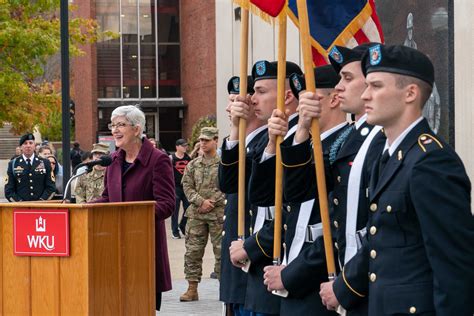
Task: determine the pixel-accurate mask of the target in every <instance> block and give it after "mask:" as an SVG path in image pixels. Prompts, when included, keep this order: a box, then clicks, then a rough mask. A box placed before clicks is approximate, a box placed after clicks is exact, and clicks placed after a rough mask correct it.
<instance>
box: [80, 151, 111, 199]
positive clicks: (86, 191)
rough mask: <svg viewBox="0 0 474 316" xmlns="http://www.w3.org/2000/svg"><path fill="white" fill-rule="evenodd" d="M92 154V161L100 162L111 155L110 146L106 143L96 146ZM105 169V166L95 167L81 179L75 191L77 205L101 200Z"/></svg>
mask: <svg viewBox="0 0 474 316" xmlns="http://www.w3.org/2000/svg"><path fill="white" fill-rule="evenodd" d="M91 153H92V160H99V159H100V158H101V157H102V156H103V155H108V154H109V145H107V144H104V143H98V144H94V145H93V147H92V151H91ZM105 169H106V167H104V166H101V165H95V166H94V167H93V170H92V171H91V172H89V173H87V174H84V175H82V176H80V177H79V179H78V181H77V185H76V187H75V190H74V192H75V195H76V203H77V204H80V203H86V202H90V201H93V200H96V199H98V198H100V196H101V195H102V192H103V191H104V175H105Z"/></svg>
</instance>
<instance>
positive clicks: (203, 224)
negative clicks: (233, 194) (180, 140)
mask: <svg viewBox="0 0 474 316" xmlns="http://www.w3.org/2000/svg"><path fill="white" fill-rule="evenodd" d="M217 135H218V130H217V128H215V127H204V128H202V129H201V135H200V136H199V141H200V145H201V150H202V151H203V156H201V157H198V158H196V159H194V160H192V161H191V162H190V163H189V164H188V165H187V166H186V170H185V171H184V175H183V179H182V184H183V189H184V194H185V195H186V197H187V198H188V200H189V203H190V205H189V207H188V209H187V211H186V215H187V217H188V222H187V225H186V239H185V245H186V253H185V255H184V274H185V276H186V280H188V282H189V288H188V290H187V291H186V293H184V294H183V295H181V297H180V301H197V300H198V299H199V296H198V292H197V285H198V283H199V282H200V281H201V275H202V257H203V255H204V250H205V248H206V244H207V239H208V236H209V235H210V236H211V242H212V247H213V250H214V256H215V259H216V262H215V267H214V271H215V272H216V273H217V277H218V278H220V259H221V240H222V226H223V216H224V203H225V202H224V200H225V198H224V194H223V193H222V192H221V191H220V190H219V189H218V186H217V170H218V167H219V162H220V158H219V156H218V155H217V150H216V148H217Z"/></svg>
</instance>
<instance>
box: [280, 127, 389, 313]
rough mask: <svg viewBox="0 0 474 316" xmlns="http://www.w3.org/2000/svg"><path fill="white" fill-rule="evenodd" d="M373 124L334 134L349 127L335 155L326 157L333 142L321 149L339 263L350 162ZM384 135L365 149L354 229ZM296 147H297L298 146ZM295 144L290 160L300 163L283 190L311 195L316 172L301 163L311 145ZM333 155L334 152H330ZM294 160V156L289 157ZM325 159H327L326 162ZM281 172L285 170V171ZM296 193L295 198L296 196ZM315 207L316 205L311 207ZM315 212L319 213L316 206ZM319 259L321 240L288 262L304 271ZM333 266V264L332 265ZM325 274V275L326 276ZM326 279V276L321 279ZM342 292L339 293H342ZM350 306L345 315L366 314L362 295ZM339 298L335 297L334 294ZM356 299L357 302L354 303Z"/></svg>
mask: <svg viewBox="0 0 474 316" xmlns="http://www.w3.org/2000/svg"><path fill="white" fill-rule="evenodd" d="M372 128H373V126H372V125H369V124H368V123H366V122H365V123H363V124H362V125H361V126H360V127H359V128H358V129H355V127H354V126H347V127H346V128H345V129H344V130H342V131H341V132H340V133H339V134H338V138H339V137H340V136H341V135H342V134H344V133H345V132H346V130H347V129H352V130H351V131H350V132H349V134H348V136H347V138H346V139H345V140H344V142H343V143H342V146H341V147H340V148H339V149H338V151H337V152H336V154H335V158H330V157H329V156H330V154H331V153H330V152H331V151H334V145H335V144H334V143H333V144H332V145H331V146H330V148H329V149H328V148H326V149H325V150H324V159H325V160H326V161H325V169H326V183H327V188H328V190H327V191H328V194H329V206H330V213H331V214H330V216H331V220H332V227H331V228H332V229H331V230H332V232H333V239H334V240H335V241H336V242H335V246H336V248H337V249H336V252H335V253H336V254H337V257H338V258H339V262H340V263H341V264H343V263H344V254H345V252H344V250H345V245H346V242H345V239H346V236H345V232H346V225H345V219H346V210H347V204H346V202H347V185H348V181H349V173H350V171H351V167H352V163H353V161H354V158H355V157H356V155H357V153H358V151H359V149H360V147H361V146H362V144H363V143H364V141H365V139H366V138H367V136H368V135H369V134H370V131H371V130H372ZM384 141H385V138H384V135H382V133H381V135H380V137H378V136H376V137H375V138H374V140H373V141H372V146H371V147H370V148H369V151H368V153H367V156H366V159H365V163H364V169H363V172H362V175H361V183H360V190H359V208H358V213H357V225H356V229H357V230H360V229H362V228H364V227H365V226H366V224H367V217H368V214H367V213H368V211H367V203H368V202H367V196H366V192H367V190H366V188H367V187H368V178H369V177H368V175H367V173H368V170H371V167H372V164H371V162H373V161H374V160H376V157H377V155H378V154H379V153H380V151H381V150H382V148H383V147H382V146H383V144H384ZM298 146H299V147H298ZM298 146H293V153H291V152H289V154H290V155H291V154H293V156H294V157H297V156H298V157H300V158H299V160H294V163H295V164H297V162H299V163H300V166H299V167H298V168H292V170H291V173H292V180H291V183H292V184H293V185H292V186H288V187H287V188H286V190H285V192H288V194H289V195H290V196H294V197H296V198H305V197H306V196H315V195H316V192H317V188H316V175H315V172H314V164H309V163H306V164H305V163H303V162H304V161H307V160H308V159H311V148H310V146H309V141H308V143H307V144H305V143H302V144H300V145H298ZM332 154H333V155H334V153H332ZM293 159H296V158H293ZM329 160H331V161H330V162H329ZM285 172H288V171H286V170H285ZM298 196H299V197H298ZM315 207H316V206H315ZM317 207H318V211H317V213H318V214H319V205H318V206H317ZM321 260H323V261H322V263H323V264H325V261H324V260H325V257H324V248H323V244H322V241H321V242H319V243H318V242H316V243H313V244H312V245H311V246H310V247H305V248H304V249H303V250H302V251H301V253H300V255H299V256H298V258H296V259H295V260H294V261H293V262H292V265H293V266H294V267H295V269H296V268H298V269H299V270H303V269H306V270H307V271H308V272H309V271H311V270H313V269H317V267H318V266H320V265H321ZM336 266H337V264H336ZM326 276H327V275H326ZM324 281H327V278H326V279H325V280H324ZM345 294H346V293H345V292H342V293H340V294H339V295H345ZM351 298H352V299H354V303H353V306H352V307H353V308H352V309H351V310H350V311H348V315H351V316H354V315H366V314H367V299H366V298H365V297H358V299H357V300H355V298H354V297H352V296H351ZM338 299H339V297H338ZM356 301H357V303H356Z"/></svg>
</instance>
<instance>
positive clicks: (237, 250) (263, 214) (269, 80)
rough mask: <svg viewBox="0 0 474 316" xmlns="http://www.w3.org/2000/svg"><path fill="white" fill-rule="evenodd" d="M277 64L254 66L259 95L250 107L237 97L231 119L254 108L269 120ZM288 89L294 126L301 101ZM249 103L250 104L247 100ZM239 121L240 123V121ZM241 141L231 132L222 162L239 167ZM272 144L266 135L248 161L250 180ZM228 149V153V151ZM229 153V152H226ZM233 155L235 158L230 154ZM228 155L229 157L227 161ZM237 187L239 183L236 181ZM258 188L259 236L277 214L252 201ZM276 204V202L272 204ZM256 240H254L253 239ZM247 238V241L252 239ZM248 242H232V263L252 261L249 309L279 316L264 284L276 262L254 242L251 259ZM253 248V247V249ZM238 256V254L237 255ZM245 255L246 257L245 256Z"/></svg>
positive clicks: (292, 67) (290, 68) (291, 68)
mask: <svg viewBox="0 0 474 316" xmlns="http://www.w3.org/2000/svg"><path fill="white" fill-rule="evenodd" d="M277 67H278V65H277V62H269V61H266V60H262V61H258V62H256V63H255V65H254V66H253V67H252V78H253V80H254V90H255V93H254V95H253V96H252V98H251V100H250V104H248V103H246V100H243V99H242V98H240V97H237V98H236V102H233V104H232V105H231V116H232V117H233V118H234V117H235V118H236V119H237V118H245V119H247V118H248V115H249V107H250V106H252V107H253V108H254V111H255V115H256V116H257V118H259V119H261V120H265V121H266V120H268V119H269V118H270V117H271V114H272V111H273V110H274V109H275V107H276V103H277V99H276V98H277V81H276V79H277ZM292 73H297V74H301V73H302V72H301V69H300V68H299V66H298V65H296V64H294V63H292V62H287V63H286V77H287V78H288V77H289V76H290V75H291V74H292ZM286 85H287V90H286V91H285V96H286V98H285V107H286V108H287V109H288V110H289V111H290V114H293V115H292V116H291V118H290V124H292V125H295V124H296V122H297V119H296V113H295V111H296V107H297V104H298V103H297V100H296V98H295V97H294V95H293V93H292V92H291V90H290V87H289V83H288V81H287V83H286ZM247 102H248V101H247ZM236 121H237V120H236ZM237 139H238V128H235V129H232V130H231V135H230V136H229V140H228V141H227V142H226V144H225V145H226V146H228V148H229V149H227V148H225V147H224V146H223V156H222V157H223V159H222V162H223V163H226V164H227V165H229V164H232V163H234V164H237V162H238V151H237V148H236V147H237V146H236V145H237ZM267 144H268V135H266V136H265V139H262V142H261V144H259V146H258V148H257V150H255V152H254V154H253V155H252V157H251V160H250V162H249V161H248V162H247V165H250V166H251V167H252V171H251V172H249V173H247V174H248V175H249V177H250V178H252V177H254V176H256V175H255V174H254V172H255V169H254V167H253V165H254V164H255V163H258V162H260V161H261V160H262V157H263V156H264V149H265V147H266V146H267ZM231 145H234V146H235V147H234V148H230V146H231ZM224 149H225V150H224ZM225 151H227V153H225ZM230 153H232V155H230ZM225 154H226V155H227V157H226V159H224V156H225ZM235 185H237V182H235ZM263 189H267V190H268V189H270V190H271V188H259V190H263ZM253 190H254V189H252V188H250V187H249V190H248V193H247V195H248V196H249V200H250V203H251V204H252V205H254V206H255V207H256V208H255V207H254V208H253V210H252V213H251V215H252V225H251V231H250V233H251V234H255V233H256V231H258V230H259V229H260V228H262V227H263V226H265V225H266V224H268V223H269V222H271V220H272V219H273V213H272V211H271V209H270V208H269V207H268V205H259V204H258V203H255V202H256V200H255V199H254V200H252V197H255V196H257V195H258V193H257V192H254V191H253ZM272 204H273V203H272ZM250 238H252V237H250ZM250 238H247V239H246V240H249V239H250ZM243 247H244V241H242V240H237V241H234V242H232V245H231V248H230V254H231V260H232V263H233V264H234V265H235V266H237V267H241V266H242V263H241V262H242V261H243V260H245V259H250V266H249V269H248V280H247V291H246V298H245V309H246V310H248V311H251V312H253V313H256V314H263V315H273V314H278V313H279V310H280V306H279V301H280V299H279V297H276V296H274V295H272V294H270V293H269V292H268V291H267V290H266V287H265V286H264V284H263V268H264V266H266V265H268V264H271V262H272V260H271V257H269V256H268V255H267V254H263V253H262V251H261V249H260V248H259V247H258V246H257V245H256V244H255V243H253V244H252V246H249V247H251V248H252V250H249V251H250V252H251V253H252V254H254V253H255V254H256V256H255V257H252V256H251V255H250V256H249V258H247V254H246V253H245V250H244V248H243ZM249 249H250V248H249ZM236 254H237V255H236ZM242 254H244V255H243V256H242Z"/></svg>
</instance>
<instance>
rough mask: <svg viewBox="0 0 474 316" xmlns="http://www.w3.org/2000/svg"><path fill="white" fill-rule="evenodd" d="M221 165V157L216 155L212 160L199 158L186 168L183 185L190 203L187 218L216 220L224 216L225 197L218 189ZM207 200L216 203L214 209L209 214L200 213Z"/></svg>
mask: <svg viewBox="0 0 474 316" xmlns="http://www.w3.org/2000/svg"><path fill="white" fill-rule="evenodd" d="M219 163H220V157H219V156H218V155H216V156H215V157H214V158H211V159H206V158H204V157H198V158H196V159H193V160H192V161H191V162H190V163H188V165H187V166H186V169H185V171H184V175H183V179H182V180H181V183H182V184H183V190H184V194H185V195H186V197H187V198H188V200H189V203H190V205H189V207H188V209H187V210H186V216H187V217H189V218H199V219H209V220H214V219H218V218H222V217H223V216H224V203H225V197H224V193H222V192H221V191H220V190H219V188H218V180H217V170H218V168H219ZM206 199H211V200H214V201H215V204H214V209H212V210H211V211H210V212H209V213H205V214H204V213H200V212H199V208H200V206H201V204H202V202H203V201H204V200H206Z"/></svg>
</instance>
